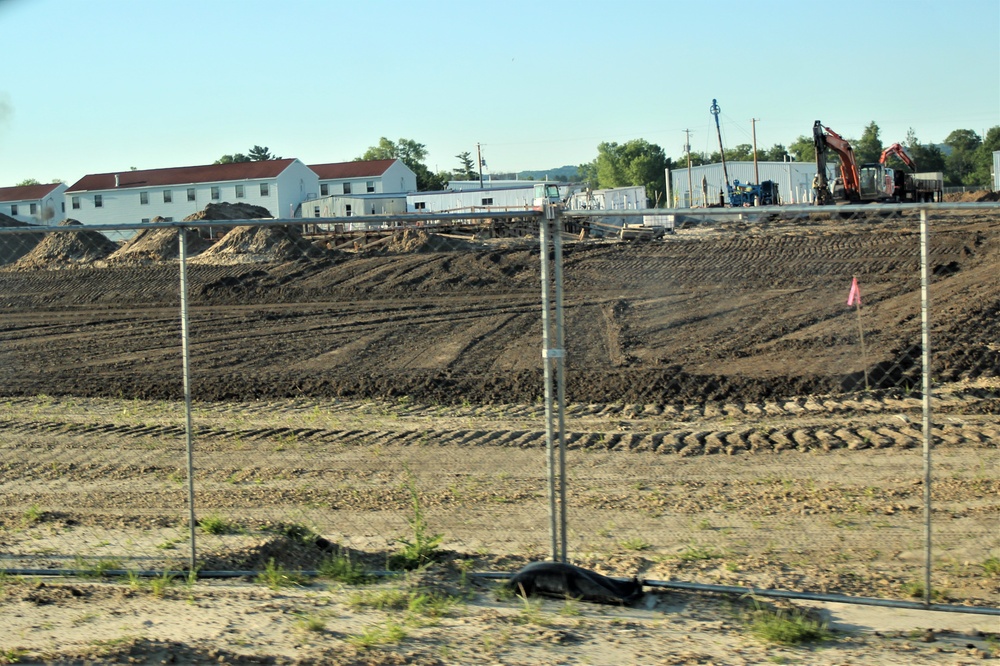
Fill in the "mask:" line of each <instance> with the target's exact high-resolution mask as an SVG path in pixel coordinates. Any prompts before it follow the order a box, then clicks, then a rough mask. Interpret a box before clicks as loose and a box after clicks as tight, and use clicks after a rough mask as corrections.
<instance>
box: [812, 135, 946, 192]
mask: <svg viewBox="0 0 1000 666" xmlns="http://www.w3.org/2000/svg"><path fill="white" fill-rule="evenodd" d="M813 143H814V144H815V147H816V177H815V178H813V189H814V190H815V191H816V199H815V203H816V205H818V206H822V205H828V204H833V203H835V202H836V201H838V200H839V201H846V202H847V203H868V202H883V203H885V202H897V203H899V202H903V203H906V202H922V201H940V200H941V192H942V186H943V184H944V174H942V173H940V172H934V173H913V174H908V173H905V172H903V171H899V170H896V169H892V168H889V167H887V166H885V161H886V160H887V159H888V158H889V156H890V155H896V156H897V157H899V158H900V159H901V160H903V162H904V163H905V164H906V165H907V166H908V167H910V168H911V169H913V170H914V171H916V164H914V162H913V160H912V159H910V156H909V155H907V154H906V151H905V150H903V147H902V146H901V145H899V144H898V143H895V144H893V145H891V146H889V147H888V148H886V149H885V150H884V151H883V152H882V155H881V157H880V158H879V162H878V163H875V164H862V165H861V166H858V163H857V160H855V158H854V149H853V148H852V147H851V144H850V143H849V142H848V141H847V140H846V139H844V137H842V136H840V135H839V134H837V133H836V132H834V131H833V130H832V129H830V128H829V127H824V126H823V124H822V123H821V122H820V121H818V120H817V121H816V122H815V123H813ZM829 150H832V151H833V152H834V153H836V154H837V156H838V157H839V158H840V178H838V179H836V180H835V181H834V183H833V187H832V188H831V187H830V183H829V181H828V180H827V176H826V166H827V164H826V162H827V151H829Z"/></svg>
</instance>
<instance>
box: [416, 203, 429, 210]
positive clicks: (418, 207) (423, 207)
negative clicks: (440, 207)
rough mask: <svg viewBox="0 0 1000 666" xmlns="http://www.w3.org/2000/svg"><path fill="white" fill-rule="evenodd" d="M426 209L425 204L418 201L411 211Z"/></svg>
mask: <svg viewBox="0 0 1000 666" xmlns="http://www.w3.org/2000/svg"><path fill="white" fill-rule="evenodd" d="M426 208H427V202H425V201H418V202H416V203H415V204H413V210H425V209H426Z"/></svg>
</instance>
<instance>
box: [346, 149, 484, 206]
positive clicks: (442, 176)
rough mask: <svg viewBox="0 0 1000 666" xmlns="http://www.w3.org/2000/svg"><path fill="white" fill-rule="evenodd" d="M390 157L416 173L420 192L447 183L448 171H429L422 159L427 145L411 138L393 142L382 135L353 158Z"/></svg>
mask: <svg viewBox="0 0 1000 666" xmlns="http://www.w3.org/2000/svg"><path fill="white" fill-rule="evenodd" d="M392 159H398V160H399V161H400V162H402V163H403V164H405V165H406V166H408V167H409V168H410V170H411V171H413V173H415V174H416V176H417V189H418V190H420V191H421V192H426V191H428V190H441V189H444V187H445V185H446V184H447V183H448V172H446V171H440V172H438V173H433V172H431V170H430V169H428V168H427V165H426V164H424V160H425V159H427V147H426V146H425V145H424V144H422V143H417V142H416V141H413V140H412V139H399V140H398V141H396V142H395V143H393V142H392V141H390V140H389V139H387V138H385V137H384V136H383V137H381V138H380V139H379V140H378V145H376V146H370V147H369V148H368V150H366V151H365V152H364V154H363V155H362V156H361V157H357V158H355V161H358V160H392ZM477 178H478V176H477Z"/></svg>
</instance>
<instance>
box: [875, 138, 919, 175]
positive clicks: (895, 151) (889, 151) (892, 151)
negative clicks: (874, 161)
mask: <svg viewBox="0 0 1000 666" xmlns="http://www.w3.org/2000/svg"><path fill="white" fill-rule="evenodd" d="M890 155H895V156H896V157H898V158H899V159H901V160H902V161H903V164H905V165H906V166H908V167H910V170H911V171H916V170H917V165H916V164H914V162H913V160H912V159H911V158H910V156H909V155H907V154H906V151H905V150H903V147H902V146H901V145H899V144H898V143H894V144H892V145H891V146H889V147H888V148H886V149H885V150H883V151H882V156H881V157H879V158H878V163H879V164H885V161H886V160H887V159H889V156H890Z"/></svg>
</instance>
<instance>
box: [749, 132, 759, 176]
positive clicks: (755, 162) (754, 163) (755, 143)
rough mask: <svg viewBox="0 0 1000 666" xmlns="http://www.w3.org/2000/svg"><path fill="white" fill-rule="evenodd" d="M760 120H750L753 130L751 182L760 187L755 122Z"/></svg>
mask: <svg viewBox="0 0 1000 666" xmlns="http://www.w3.org/2000/svg"><path fill="white" fill-rule="evenodd" d="M758 120H760V118H751V119H750V126H751V128H752V130H753V182H754V183H756V184H757V185H760V172H759V171H758V170H757V121H758Z"/></svg>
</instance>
